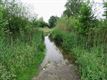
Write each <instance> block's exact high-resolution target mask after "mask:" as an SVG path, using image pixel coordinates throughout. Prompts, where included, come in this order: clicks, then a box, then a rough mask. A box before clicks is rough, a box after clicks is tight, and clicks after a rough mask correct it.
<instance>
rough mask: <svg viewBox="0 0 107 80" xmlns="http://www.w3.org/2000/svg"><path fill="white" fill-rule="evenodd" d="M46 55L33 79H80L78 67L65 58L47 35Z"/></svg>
mask: <svg viewBox="0 0 107 80" xmlns="http://www.w3.org/2000/svg"><path fill="white" fill-rule="evenodd" d="M45 45H46V49H47V50H46V57H45V59H44V61H43V63H42V64H41V71H40V73H39V75H38V76H37V77H34V78H33V79H32V80H80V79H79V76H78V74H77V67H76V66H75V65H74V64H70V63H69V61H68V60H67V59H64V58H63V55H62V54H61V52H60V50H59V49H58V48H57V47H56V46H55V44H54V43H53V42H51V41H50V40H49V38H48V37H45Z"/></svg>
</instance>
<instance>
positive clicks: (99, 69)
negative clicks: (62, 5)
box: [50, 0, 107, 80]
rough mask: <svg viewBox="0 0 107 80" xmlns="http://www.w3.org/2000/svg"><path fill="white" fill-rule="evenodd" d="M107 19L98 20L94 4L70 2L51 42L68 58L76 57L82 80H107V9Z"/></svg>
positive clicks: (69, 0)
mask: <svg viewBox="0 0 107 80" xmlns="http://www.w3.org/2000/svg"><path fill="white" fill-rule="evenodd" d="M104 9H105V12H104V16H105V18H104V19H97V17H96V16H94V14H93V11H92V4H91V3H90V2H89V0H88V2H87V1H82V0H68V2H67V4H66V10H65V11H64V13H63V16H62V17H61V18H60V19H59V20H58V21H57V24H56V27H55V29H54V31H53V32H52V34H51V35H50V37H51V39H52V40H54V41H55V43H56V44H57V46H59V47H61V48H62V49H63V50H64V52H65V54H66V53H69V54H71V55H73V57H75V59H76V61H75V63H76V64H77V65H78V67H79V71H80V76H81V80H107V68H106V67H107V18H106V17H107V15H106V14H107V6H106V2H104Z"/></svg>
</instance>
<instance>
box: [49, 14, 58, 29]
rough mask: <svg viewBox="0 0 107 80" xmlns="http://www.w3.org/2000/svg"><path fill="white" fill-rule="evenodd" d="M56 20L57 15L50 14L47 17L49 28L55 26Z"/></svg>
mask: <svg viewBox="0 0 107 80" xmlns="http://www.w3.org/2000/svg"><path fill="white" fill-rule="evenodd" d="M57 20H58V17H57V16H51V17H50V19H49V28H52V27H55V25H56V22H57Z"/></svg>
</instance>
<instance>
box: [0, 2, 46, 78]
mask: <svg viewBox="0 0 107 80" xmlns="http://www.w3.org/2000/svg"><path fill="white" fill-rule="evenodd" d="M0 1H1V0H0ZM28 14H29V12H27V10H26V9H25V8H24V7H23V6H22V4H20V3H16V1H15V0H11V1H10V0H9V1H8V0H3V3H2V4H1V3H0V80H30V79H32V77H33V76H34V75H35V73H36V74H37V72H38V68H39V65H40V64H41V62H42V60H43V58H44V48H45V46H44V43H43V34H42V32H40V31H38V29H37V28H35V27H34V26H33V24H32V23H33V22H32V21H31V20H30V17H28ZM37 26H38V25H37Z"/></svg>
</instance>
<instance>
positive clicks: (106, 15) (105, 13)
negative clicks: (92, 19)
mask: <svg viewBox="0 0 107 80" xmlns="http://www.w3.org/2000/svg"><path fill="white" fill-rule="evenodd" d="M104 8H105V11H104V16H105V18H106V20H107V2H104Z"/></svg>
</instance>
